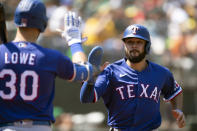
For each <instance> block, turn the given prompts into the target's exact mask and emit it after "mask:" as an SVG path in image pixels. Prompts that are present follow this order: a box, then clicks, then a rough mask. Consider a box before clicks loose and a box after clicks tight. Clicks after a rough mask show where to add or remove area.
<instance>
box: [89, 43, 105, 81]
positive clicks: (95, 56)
mask: <svg viewBox="0 0 197 131" xmlns="http://www.w3.org/2000/svg"><path fill="white" fill-rule="evenodd" d="M102 57H103V48H102V47H100V46H96V47H94V48H93V49H92V50H91V51H90V53H89V55H88V62H89V63H90V64H92V66H93V77H92V78H91V79H90V80H89V81H88V83H89V84H93V83H94V82H95V78H96V77H97V76H98V74H99V73H100V66H101V62H102Z"/></svg>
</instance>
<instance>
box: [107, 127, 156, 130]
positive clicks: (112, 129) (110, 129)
mask: <svg viewBox="0 0 197 131" xmlns="http://www.w3.org/2000/svg"><path fill="white" fill-rule="evenodd" d="M109 131H121V130H120V129H116V128H113V127H111V128H110V129H109ZM152 131H158V129H154V130H152Z"/></svg>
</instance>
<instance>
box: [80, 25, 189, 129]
mask: <svg viewBox="0 0 197 131" xmlns="http://www.w3.org/2000/svg"><path fill="white" fill-rule="evenodd" d="M122 40H123V42H124V47H125V58H123V59H121V60H118V61H116V62H114V63H112V64H109V65H108V66H107V67H106V68H105V69H104V70H103V71H102V72H101V73H100V74H99V75H98V77H97V79H96V81H95V82H94V80H89V81H87V82H84V84H83V86H82V88H81V92H80V100H81V102H82V103H91V102H92V103H94V102H96V101H98V100H99V98H101V97H102V99H103V101H104V104H105V106H106V108H107V112H108V125H109V126H110V131H153V130H157V129H158V127H159V126H160V125H161V115H160V96H163V100H164V101H166V102H168V101H169V102H170V103H171V105H172V109H173V110H172V115H173V116H174V117H175V118H176V122H177V125H178V127H179V128H183V127H184V126H185V117H184V114H183V112H182V111H181V108H182V88H181V87H180V86H179V85H178V84H177V82H176V81H175V79H174V77H173V74H172V73H171V72H170V71H169V69H167V68H166V67H163V66H161V65H158V64H156V63H153V62H151V61H149V60H147V59H146V55H147V54H148V53H149V51H150V46H151V40H150V35H149V31H148V30H147V29H146V27H144V26H142V25H138V24H134V25H130V26H128V27H127V28H126V30H125V32H124V35H123V38H122ZM89 62H90V63H94V61H93V62H92V61H89Z"/></svg>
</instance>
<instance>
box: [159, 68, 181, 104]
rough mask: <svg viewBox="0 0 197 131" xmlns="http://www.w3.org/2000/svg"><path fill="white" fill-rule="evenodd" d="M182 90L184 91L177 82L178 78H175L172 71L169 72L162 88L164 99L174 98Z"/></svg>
mask: <svg viewBox="0 0 197 131" xmlns="http://www.w3.org/2000/svg"><path fill="white" fill-rule="evenodd" d="M181 92H182V88H181V86H180V85H179V84H178V83H177V82H176V80H174V77H173V75H172V73H171V72H169V73H168V75H167V79H166V81H165V83H164V88H163V89H162V94H163V96H164V101H170V100H172V99H173V98H175V97H176V96H177V95H178V94H180V93H181Z"/></svg>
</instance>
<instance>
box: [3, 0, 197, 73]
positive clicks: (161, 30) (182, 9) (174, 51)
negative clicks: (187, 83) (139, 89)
mask: <svg viewBox="0 0 197 131" xmlns="http://www.w3.org/2000/svg"><path fill="white" fill-rule="evenodd" d="M18 1H19V0H6V1H5V3H6V5H7V6H6V9H7V10H6V13H7V20H8V21H9V20H10V21H12V20H13V12H14V9H15V8H13V7H15V6H16V4H17V2H18ZM42 1H43V2H44V3H45V5H46V7H47V16H48V18H49V21H48V28H47V30H46V31H45V33H43V34H42V36H41V37H40V39H39V43H40V44H44V46H47V47H52V48H57V49H59V50H62V47H63V46H65V41H64V40H63V39H62V38H61V36H60V34H59V33H58V32H57V29H63V21H64V20H63V19H64V14H65V12H67V11H69V10H72V11H75V12H78V14H79V15H81V16H82V18H83V20H84V21H83V26H82V28H83V32H84V34H83V35H84V36H88V40H87V41H86V42H85V43H84V45H85V46H93V45H98V44H99V45H102V46H104V47H105V49H106V50H107V51H108V52H109V54H110V53H113V52H114V50H115V51H119V52H121V51H122V48H123V45H122V41H121V37H122V34H123V31H124V29H125V28H126V27H127V26H128V25H130V24H133V23H138V24H143V25H145V26H146V27H147V28H148V29H149V31H150V33H151V40H152V50H151V51H152V52H151V53H152V54H153V56H154V57H155V59H154V60H157V61H158V62H159V63H161V64H165V65H170V64H171V65H174V66H178V67H180V68H183V69H185V70H192V69H193V68H195V65H196V59H197V43H196V40H197V21H196V20H197V11H196V10H197V1H196V0H148V1H147V0H99V1H98V0H94V1H92V0H42ZM8 23H9V22H8ZM11 25H13V24H10V26H9V27H8V29H9V30H13V28H14V27H13V26H11ZM11 36H12V35H11ZM120 54H121V53H120ZM157 56H159V59H157ZM154 57H153V58H154ZM180 59H181V60H180ZM112 60H113V58H112ZM173 62H176V63H173Z"/></svg>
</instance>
